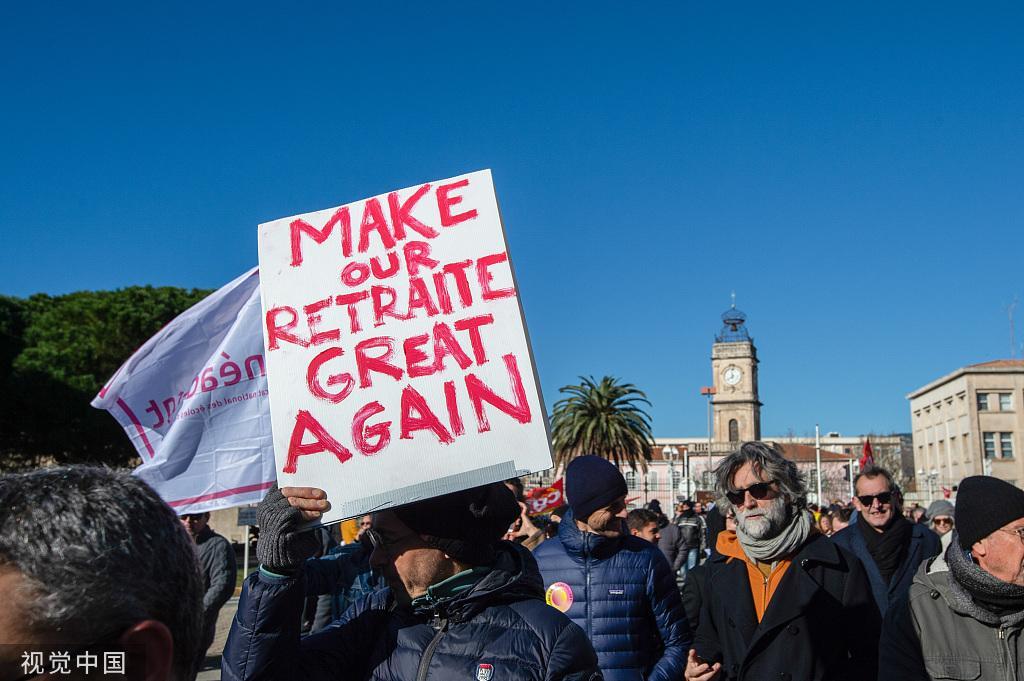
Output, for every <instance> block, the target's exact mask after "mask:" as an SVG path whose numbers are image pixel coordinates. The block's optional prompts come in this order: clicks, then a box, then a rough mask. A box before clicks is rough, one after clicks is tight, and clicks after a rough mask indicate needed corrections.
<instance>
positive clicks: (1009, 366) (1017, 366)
mask: <svg viewBox="0 0 1024 681" xmlns="http://www.w3.org/2000/svg"><path fill="white" fill-rule="evenodd" d="M1021 371H1024V359H995V360H992V361H990V362H981V363H979V364H968V365H967V366H965V367H961V368H959V369H957V370H956V371H953V372H951V373H948V374H946V375H945V376H943V377H942V378H938V379H936V380H934V381H932V382H931V383H929V384H928V385H925V386H922V387H920V388H918V389H917V390H915V391H913V392H911V393H909V394H908V395H907V399H908V400H912V399H914V398H915V397H920V396H921V395H923V394H925V393H927V392H929V391H931V390H934V389H935V388H938V387H939V386H941V385H944V384H946V383H949V382H950V381H953V380H956V379H958V378H960V377H961V376H963V375H964V374H987V373H993V374H1006V373H1017V372H1021Z"/></svg>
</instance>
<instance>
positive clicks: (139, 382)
mask: <svg viewBox="0 0 1024 681" xmlns="http://www.w3.org/2000/svg"><path fill="white" fill-rule="evenodd" d="M261 319H262V315H261V310H260V287H259V270H258V269H257V268H253V269H252V270H250V271H249V272H247V273H245V274H243V275H242V276H240V277H238V278H237V279H235V280H234V281H232V282H231V283H229V284H227V285H226V286H224V287H223V288H221V289H220V290H218V291H216V292H215V293H213V294H212V295H210V296H209V297H208V298H206V299H204V300H203V301H201V302H199V303H198V304H196V305H194V306H193V307H191V308H189V309H188V310H186V311H185V312H183V313H181V314H180V315H178V316H177V317H176V318H175V319H174V320H172V321H171V322H170V323H169V324H168V325H167V326H165V327H164V328H163V329H161V330H160V332H159V333H157V334H156V335H155V336H153V337H152V338H150V339H149V340H148V341H147V342H146V343H145V344H144V345H143V346H142V347H141V348H139V349H138V350H137V351H136V352H135V354H134V355H132V356H131V357H130V358H129V359H128V361H127V362H125V363H124V365H123V366H122V367H121V368H120V369H118V371H117V373H116V374H114V376H113V378H111V379H110V382H109V383H108V384H107V385H106V387H104V388H103V390H101V391H100V394H99V395H97V396H96V398H95V399H94V400H93V401H92V406H94V407H97V408H99V409H106V410H107V411H109V412H110V413H111V414H112V415H113V416H114V418H115V419H117V421H118V422H119V423H120V424H121V426H122V427H123V428H124V429H125V431H126V432H127V433H128V437H130V438H131V440H132V443H133V444H134V445H135V448H136V449H137V450H138V451H139V456H141V457H142V465H141V466H139V467H138V468H136V469H135V474H136V475H138V476H139V477H140V478H142V479H143V480H145V481H146V482H147V483H149V484H150V485H151V486H152V487H153V488H154V489H155V490H156V491H157V493H159V494H160V496H161V497H162V498H163V499H164V501H166V502H167V503H168V504H170V506H171V507H172V508H174V510H175V511H177V512H178V513H179V514H183V513H199V512H203V511H211V510H215V509H219V508H229V507H232V506H239V505H242V504H249V503H253V502H256V501H259V500H260V499H262V498H263V495H264V494H265V493H266V491H267V489H269V488H270V486H271V485H273V484H274V481H275V479H276V475H275V466H274V450H273V438H272V436H271V431H270V406H269V402H268V399H267V376H266V369H265V365H264V360H263V334H262V328H261V327H262V323H261Z"/></svg>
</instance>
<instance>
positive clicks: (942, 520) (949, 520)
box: [932, 518, 953, 526]
mask: <svg viewBox="0 0 1024 681" xmlns="http://www.w3.org/2000/svg"><path fill="white" fill-rule="evenodd" d="M932 524H934V525H950V526H951V525H952V524H953V519H952V518H935V519H933V520H932Z"/></svg>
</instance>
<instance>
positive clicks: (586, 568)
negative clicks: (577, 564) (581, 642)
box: [583, 532, 594, 640]
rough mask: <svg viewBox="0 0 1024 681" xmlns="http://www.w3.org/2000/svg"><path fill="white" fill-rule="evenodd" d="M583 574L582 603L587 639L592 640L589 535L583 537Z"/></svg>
mask: <svg viewBox="0 0 1024 681" xmlns="http://www.w3.org/2000/svg"><path fill="white" fill-rule="evenodd" d="M583 573H584V575H585V576H586V586H585V587H584V589H583V602H584V603H585V607H586V610H585V611H584V612H585V613H586V616H587V638H588V639H589V640H593V639H594V631H593V629H594V627H593V624H592V622H591V621H590V533H589V532H588V533H586V534H585V535H583Z"/></svg>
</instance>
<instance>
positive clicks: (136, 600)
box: [0, 466, 203, 679]
mask: <svg viewBox="0 0 1024 681" xmlns="http://www.w3.org/2000/svg"><path fill="white" fill-rule="evenodd" d="M0 568H13V569H15V570H17V571H18V572H19V573H20V574H21V577H22V579H23V580H24V582H25V588H24V592H23V593H21V594H20V598H19V599H18V600H19V601H20V603H21V604H23V607H22V608H20V610H22V611H23V613H22V615H23V617H24V618H25V620H24V624H25V627H26V629H27V630H28V632H31V633H39V634H52V633H54V632H60V635H61V638H62V639H63V641H62V642H67V643H79V644H85V643H89V642H90V641H95V640H97V639H100V638H106V637H111V636H117V635H119V634H121V633H122V632H123V631H124V630H126V629H128V628H129V627H130V626H132V625H133V624H136V623H138V622H141V621H142V620H147V619H153V620H158V621H160V622H162V623H163V624H164V625H166V626H167V628H168V629H169V630H170V632H171V635H172V636H173V638H174V658H173V668H174V676H175V678H178V679H193V678H195V670H196V666H197V665H196V663H197V662H198V656H199V654H200V652H201V651H200V650H199V647H200V640H201V636H202V618H203V609H202V604H203V582H202V576H201V573H200V571H199V563H198V560H197V558H196V550H195V545H194V543H193V542H192V539H191V538H190V537H189V536H188V533H187V532H186V530H185V528H184V527H183V526H182V524H181V522H180V521H179V520H178V517H177V516H176V515H175V513H174V511H172V510H171V508H170V507H169V506H168V505H167V504H165V503H164V502H163V501H162V500H161V499H160V497H158V496H157V495H156V493H155V492H154V491H153V490H152V489H151V488H150V487H149V486H148V485H146V484H145V483H144V482H142V481H141V480H139V479H138V478H135V477H133V476H131V475H129V474H127V473H119V472H116V471H112V470H109V469H106V468H94V467H87V466H70V467H65V468H50V469H43V470H36V471H32V472H29V473H20V474H9V475H0Z"/></svg>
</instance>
